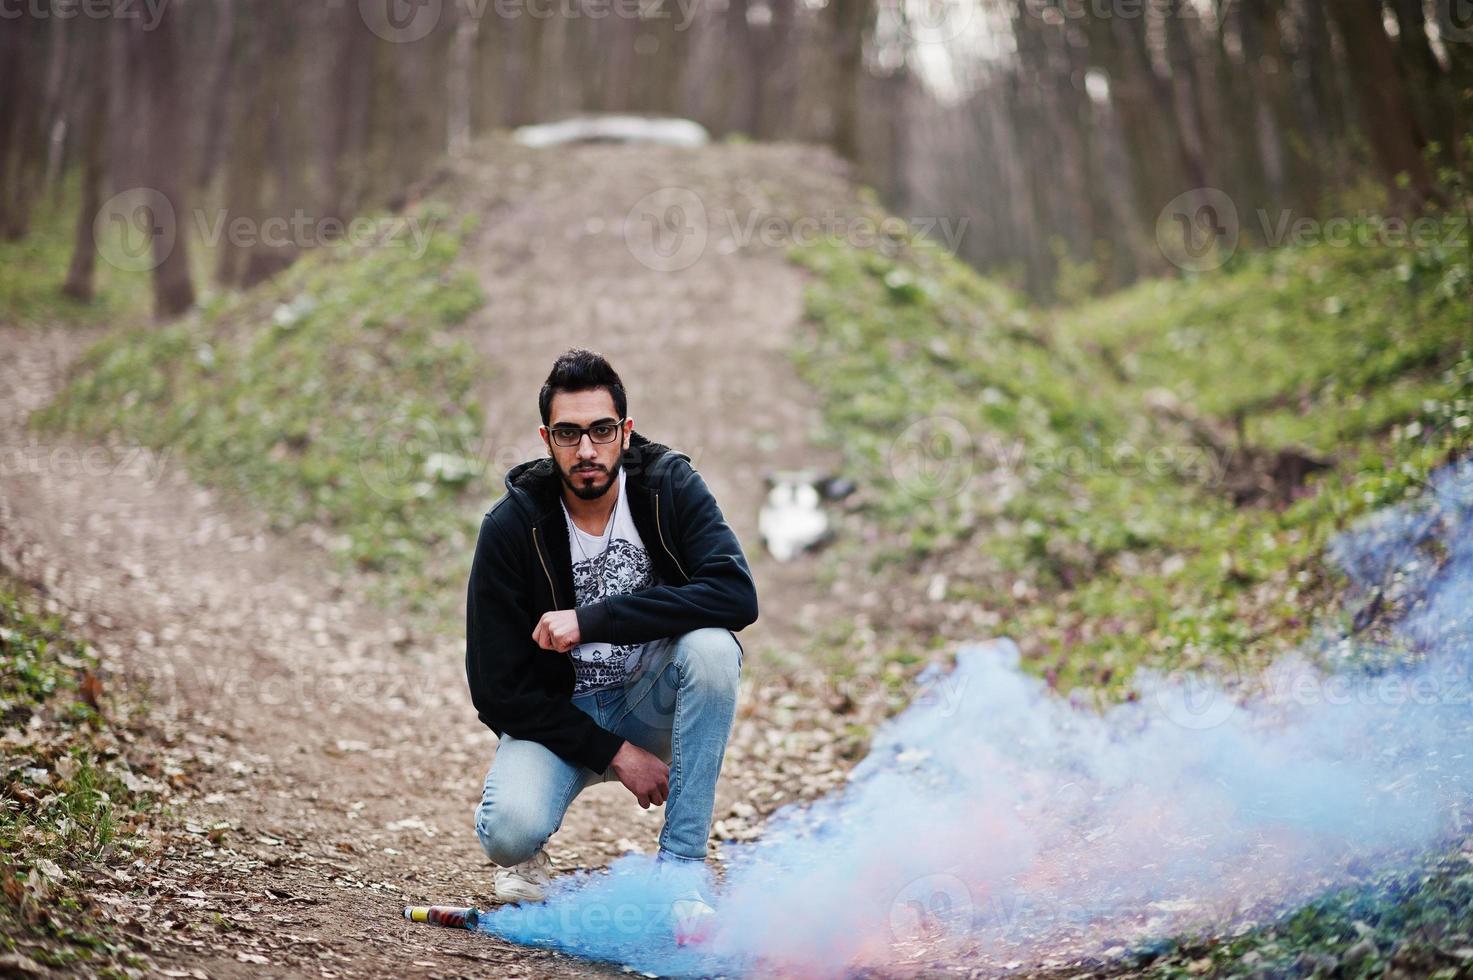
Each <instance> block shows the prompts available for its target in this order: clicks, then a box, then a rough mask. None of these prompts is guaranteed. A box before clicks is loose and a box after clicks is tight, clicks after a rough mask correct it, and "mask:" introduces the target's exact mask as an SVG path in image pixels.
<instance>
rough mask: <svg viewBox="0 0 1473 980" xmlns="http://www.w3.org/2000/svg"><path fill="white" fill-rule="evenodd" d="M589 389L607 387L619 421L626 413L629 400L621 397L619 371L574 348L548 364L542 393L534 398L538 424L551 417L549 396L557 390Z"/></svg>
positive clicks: (601, 358)
mask: <svg viewBox="0 0 1473 980" xmlns="http://www.w3.org/2000/svg"><path fill="white" fill-rule="evenodd" d="M590 388H607V389H608V391H609V394H610V395H611V396H612V397H613V399H614V410H615V411H616V412H618V413H619V418H621V419H622V418H623V417H624V416H626V415H628V414H629V400H628V399H627V398H626V397H625V396H624V382H623V381H621V380H620V379H619V372H618V371H615V370H614V366H613V365H612V364H610V363H609V362H608V361H606V360H604V356H603V355H602V354H600V353H598V352H597V351H591V350H586V349H584V348H582V347H574V348H573V349H572V350H567V351H564V352H563V353H562V354H559V355H558V359H557V360H556V361H554V362H553V364H552V372H551V373H549V374H548V376H547V380H546V381H544V382H542V391H541V392H540V393H539V394H538V396H537V407H538V408H539V409H541V410H542V424H543V425H546V424H547V423H548V422H549V421H550V420H551V418H552V396H553V395H555V394H557V393H558V392H560V391H569V392H571V391H587V390H589V389H590Z"/></svg>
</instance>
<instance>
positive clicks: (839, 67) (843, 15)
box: [828, 0, 872, 160]
mask: <svg viewBox="0 0 1473 980" xmlns="http://www.w3.org/2000/svg"><path fill="white" fill-rule="evenodd" d="M828 10H829V31H830V43H831V44H832V45H833V51H834V56H833V61H834V88H833V94H832V96H831V98H832V103H831V110H832V112H833V119H834V126H833V137H832V142H833V146H834V150H835V152H837V153H838V154H839V155H840V156H842V157H845V158H846V159H849V160H858V159H859V73H860V72H861V71H863V70H864V32H865V29H866V28H867V27H868V26H869V23H870V19H871V13H872V8H871V0H829V5H828Z"/></svg>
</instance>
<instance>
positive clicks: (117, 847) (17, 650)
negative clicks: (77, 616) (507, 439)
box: [0, 578, 168, 975]
mask: <svg viewBox="0 0 1473 980" xmlns="http://www.w3.org/2000/svg"><path fill="white" fill-rule="evenodd" d="M100 676H101V671H100V668H99V665H98V662H97V657H96V655H95V654H94V653H93V652H92V651H91V649H90V648H89V647H87V645H86V644H83V643H81V642H78V641H77V640H75V639H73V638H72V637H70V636H69V635H68V634H67V632H66V631H65V629H64V628H63V626H62V624H61V623H60V622H59V621H58V620H57V619H56V618H55V617H54V616H50V615H47V614H46V613H45V612H43V610H42V601H41V599H40V598H39V597H38V596H36V595H35V594H34V593H32V592H31V590H30V589H29V588H27V587H26V586H24V585H21V584H19V583H16V582H13V581H11V580H8V579H4V578H0V716H3V721H4V727H5V732H6V734H5V736H4V738H3V739H0V770H3V784H0V855H3V857H0V949H4V950H5V951H6V952H7V953H8V954H11V955H12V956H16V957H22V958H24V959H27V960H30V961H31V962H33V963H37V964H41V965H43V966H51V967H56V968H65V969H69V970H77V971H81V972H85V973H90V974H98V975H127V973H128V972H129V971H130V970H134V972H136V969H135V968H137V967H138V966H140V965H141V961H140V960H138V958H137V957H136V956H135V955H134V954H132V953H131V952H130V951H129V950H130V949H131V948H132V947H133V945H134V944H133V943H131V942H130V941H129V939H128V937H126V936H125V935H123V934H122V932H121V931H120V929H119V928H118V927H116V926H115V925H113V923H112V921H111V917H110V915H109V914H108V912H107V910H106V909H104V908H102V907H100V906H98V905H96V904H95V903H94V902H92V900H91V898H90V888H89V884H90V883H91V882H93V881H94V880H95V879H96V878H97V876H99V875H101V876H107V877H111V876H113V875H115V874H117V873H119V872H120V871H122V869H124V868H126V867H127V866H128V865H130V864H131V863H132V862H133V861H134V860H136V859H137V858H139V857H140V856H146V855H150V854H152V853H153V852H154V851H155V850H156V841H155V840H154V828H155V825H157V824H158V823H159V822H160V821H161V820H167V819H168V818H167V813H166V810H165V808H164V806H163V804H162V802H161V792H160V791H161V790H162V789H163V783H161V782H160V781H159V780H157V779H155V778H154V775H152V774H150V773H149V772H148V771H147V769H148V767H149V766H150V765H152V764H153V763H152V761H151V760H145V761H143V762H140V761H139V754H138V752H137V751H135V750H133V749H131V748H130V747H129V743H131V742H132V741H133V739H132V737H131V730H132V727H133V725H134V724H135V723H136V721H137V716H136V713H135V712H129V716H128V717H118V718H114V717H113V715H115V714H119V715H120V714H122V708H120V706H119V703H118V702H117V701H116V700H114V699H112V698H110V697H108V696H107V695H105V694H104V691H103V681H102V680H101V679H100ZM7 966H9V967H11V968H15V969H17V970H20V969H21V967H22V966H24V961H23V960H20V959H17V960H13V961H10V962H8V963H7ZM22 972H23V971H22Z"/></svg>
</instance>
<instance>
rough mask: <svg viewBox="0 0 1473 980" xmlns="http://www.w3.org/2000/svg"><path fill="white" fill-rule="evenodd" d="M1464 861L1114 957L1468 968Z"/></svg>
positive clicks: (1158, 971)
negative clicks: (1222, 933)
mask: <svg viewBox="0 0 1473 980" xmlns="http://www.w3.org/2000/svg"><path fill="white" fill-rule="evenodd" d="M1470 908H1473V863H1470V858H1469V855H1468V853H1466V852H1460V851H1450V852H1447V853H1442V854H1433V855H1428V856H1425V857H1423V858H1421V859H1418V860H1415V861H1413V862H1412V866H1411V867H1408V868H1401V869H1397V870H1391V871H1386V872H1383V873H1381V874H1380V875H1378V876H1376V877H1375V878H1374V879H1373V880H1371V881H1368V882H1365V883H1363V884H1359V885H1356V886H1354V887H1349V888H1341V889H1337V890H1335V891H1333V892H1329V893H1327V894H1325V895H1322V896H1321V897H1319V898H1317V899H1316V900H1314V901H1312V902H1310V903H1309V904H1307V905H1305V906H1303V907H1302V908H1299V909H1297V910H1295V911H1293V912H1291V913H1288V914H1286V915H1284V916H1283V917H1281V918H1279V919H1278V920H1276V921H1274V922H1272V923H1269V924H1267V925H1264V926H1260V927H1257V928H1254V929H1252V930H1249V931H1247V932H1244V933H1242V934H1240V935H1237V936H1233V937H1216V936H1178V937H1174V938H1172V939H1169V940H1165V941H1162V942H1159V943H1153V944H1150V945H1148V946H1144V947H1141V948H1139V949H1136V950H1134V951H1132V953H1131V954H1130V955H1128V956H1127V957H1126V961H1125V963H1124V964H1122V965H1126V966H1130V967H1132V968H1134V969H1137V970H1140V972H1141V974H1142V975H1144V976H1149V977H1158V978H1163V980H1164V978H1171V980H1177V978H1186V977H1200V976H1212V977H1253V978H1257V977H1285V976H1311V975H1314V976H1327V977H1328V976H1338V977H1348V978H1349V977H1353V978H1367V980H1369V978H1371V977H1380V976H1385V975H1392V974H1388V970H1391V971H1393V973H1394V974H1399V975H1402V976H1418V977H1434V978H1438V980H1453V978H1454V977H1465V976H1467V975H1468V971H1469V970H1470V968H1473V922H1470V919H1469V917H1468V910H1469V909H1470Z"/></svg>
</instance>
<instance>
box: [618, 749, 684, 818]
mask: <svg viewBox="0 0 1473 980" xmlns="http://www.w3.org/2000/svg"><path fill="white" fill-rule="evenodd" d="M610 768H612V769H613V770H614V775H616V776H618V777H619V782H621V783H623V784H624V787H625V788H626V789H628V790H629V792H631V793H633V794H634V795H635V796H636V797H638V798H639V805H640V806H642V807H644V808H645V809H646V810H648V809H649V808H650V804H651V803H653V804H654V805H655V806H660V805H662V804H663V803H664V802H665V800H666V799H668V798H669V796H670V767H669V766H667V765H665V763H663V762H661V761H660V757H659V756H657V755H655V754H654V753H653V752H646V751H645V750H644V749H642V748H640V747H639V746H638V745H635V744H634V743H633V742H625V743H624V744H623V745H621V746H619V751H618V752H616V753H614V761H613V764H612V765H611V766H610Z"/></svg>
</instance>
